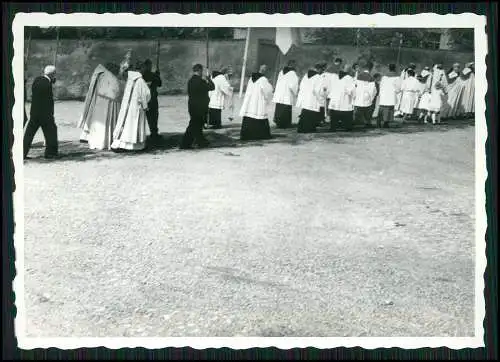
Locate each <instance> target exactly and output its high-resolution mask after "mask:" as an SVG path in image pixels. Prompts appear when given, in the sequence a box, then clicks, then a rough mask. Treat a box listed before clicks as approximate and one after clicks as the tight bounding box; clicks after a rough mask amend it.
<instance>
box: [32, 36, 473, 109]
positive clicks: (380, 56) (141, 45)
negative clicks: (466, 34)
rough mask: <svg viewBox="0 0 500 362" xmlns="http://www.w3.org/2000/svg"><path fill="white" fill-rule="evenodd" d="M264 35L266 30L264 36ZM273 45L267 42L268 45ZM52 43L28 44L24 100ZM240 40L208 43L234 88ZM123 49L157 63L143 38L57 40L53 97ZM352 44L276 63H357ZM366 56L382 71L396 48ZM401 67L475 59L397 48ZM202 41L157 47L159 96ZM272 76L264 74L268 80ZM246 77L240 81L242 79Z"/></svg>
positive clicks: (84, 81) (298, 52)
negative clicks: (230, 69)
mask: <svg viewBox="0 0 500 362" xmlns="http://www.w3.org/2000/svg"><path fill="white" fill-rule="evenodd" d="M265 34H267V35H269V32H267V33H265ZM271 43H272V42H271ZM55 47H56V42H55V41H53V40H32V42H31V45H30V53H29V54H28V61H27V69H26V72H25V74H26V78H27V91H28V92H27V93H28V94H27V97H28V99H30V97H31V84H32V81H33V79H34V78H35V77H36V76H38V75H39V74H41V72H42V71H43V68H44V66H45V65H47V64H51V63H52V62H53V56H54V50H55ZM244 47H245V41H244V40H227V41H222V40H221V41H212V42H210V48H209V50H210V68H211V69H219V68H220V67H222V66H223V65H232V66H233V69H234V78H233V79H232V83H233V86H234V87H235V88H236V89H239V85H240V75H241V70H242V64H243V52H244ZM127 49H132V54H133V57H134V58H135V59H141V60H144V59H146V58H150V59H151V60H152V61H153V64H155V63H156V41H155V40H151V41H144V40H97V41H86V42H81V41H76V40H61V42H60V46H59V53H58V58H57V64H56V65H57V68H58V73H57V76H58V80H57V83H56V85H55V92H54V93H55V96H56V98H57V99H82V98H84V97H85V94H86V92H87V90H88V86H89V81H90V77H91V76H92V72H93V70H94V69H95V67H96V66H97V65H98V64H105V63H107V62H110V61H112V62H115V63H120V62H121V61H122V60H123V57H124V55H125V53H126V51H127ZM363 50H365V49H359V50H357V49H356V48H355V47H353V46H322V45H308V44H306V45H303V46H302V47H300V48H295V47H292V49H291V50H290V52H289V53H288V54H287V55H286V56H284V57H283V58H282V59H281V60H280V62H281V63H283V62H286V61H287V60H289V59H292V58H293V59H295V60H296V61H297V62H298V71H299V73H300V74H304V72H305V71H306V70H307V68H308V67H309V66H311V65H313V64H315V63H316V62H317V61H318V60H330V59H332V57H335V56H340V57H342V58H343V59H344V61H345V62H347V63H353V62H355V61H357V59H358V57H359V56H360V51H363ZM258 52H259V46H258V42H257V41H254V42H253V45H252V47H251V48H250V49H249V54H248V64H247V68H246V79H248V76H249V75H250V74H251V73H252V72H254V71H255V70H256V69H257V67H258V60H257V56H258ZM371 52H372V54H373V58H374V60H375V69H374V71H376V72H385V71H386V69H385V65H386V64H388V63H391V62H395V61H396V57H397V49H393V48H383V47H372V48H371ZM400 58H401V64H407V63H409V62H414V63H416V64H417V66H418V67H419V68H421V67H422V66H432V64H434V63H443V64H444V65H445V67H449V66H451V65H452V64H453V63H455V62H458V63H461V64H464V63H467V62H470V61H473V60H474V54H473V53H459V52H453V51H439V50H436V51H430V50H421V49H408V48H403V49H401V57H400ZM205 61H206V52H205V42H204V41H195V40H170V41H165V42H162V43H161V53H160V72H161V76H162V79H163V84H164V85H163V87H161V88H160V89H159V93H160V94H180V93H185V91H186V82H187V79H188V78H189V76H190V75H191V67H192V66H193V64H195V63H201V64H205ZM273 77H274V74H269V78H270V79H271V81H273ZM246 79H245V81H246Z"/></svg>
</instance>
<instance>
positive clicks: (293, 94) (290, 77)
mask: <svg viewBox="0 0 500 362" xmlns="http://www.w3.org/2000/svg"><path fill="white" fill-rule="evenodd" d="M298 91H299V77H298V76H297V73H296V72H295V70H289V71H287V72H286V73H283V70H281V71H280V73H279V75H278V81H277V82H276V89H275V91H274V96H273V102H274V103H280V104H286V105H289V106H291V105H294V104H295V102H296V99H297V93H298Z"/></svg>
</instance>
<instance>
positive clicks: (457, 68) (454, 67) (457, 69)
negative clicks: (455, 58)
mask: <svg viewBox="0 0 500 362" xmlns="http://www.w3.org/2000/svg"><path fill="white" fill-rule="evenodd" d="M453 71H455V72H457V73H459V72H460V64H459V63H455V64H453Z"/></svg>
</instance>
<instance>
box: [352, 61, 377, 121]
mask: <svg viewBox="0 0 500 362" xmlns="http://www.w3.org/2000/svg"><path fill="white" fill-rule="evenodd" d="M372 68H373V64H372V63H371V62H367V63H366V64H364V65H363V66H362V67H361V69H362V71H361V72H360V73H359V75H358V78H357V79H356V81H355V85H356V93H355V97H354V120H355V122H356V123H357V124H361V125H364V126H365V127H367V128H369V127H371V120H372V115H373V109H372V104H373V101H374V99H375V96H376V95H377V87H376V85H375V79H374V78H373V77H372V76H371V74H370V72H371V70H372Z"/></svg>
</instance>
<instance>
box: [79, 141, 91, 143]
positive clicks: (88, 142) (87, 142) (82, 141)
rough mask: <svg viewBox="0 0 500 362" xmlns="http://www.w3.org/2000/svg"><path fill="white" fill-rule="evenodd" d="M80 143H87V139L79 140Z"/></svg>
mask: <svg viewBox="0 0 500 362" xmlns="http://www.w3.org/2000/svg"><path fill="white" fill-rule="evenodd" d="M80 143H89V141H87V140H80Z"/></svg>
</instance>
